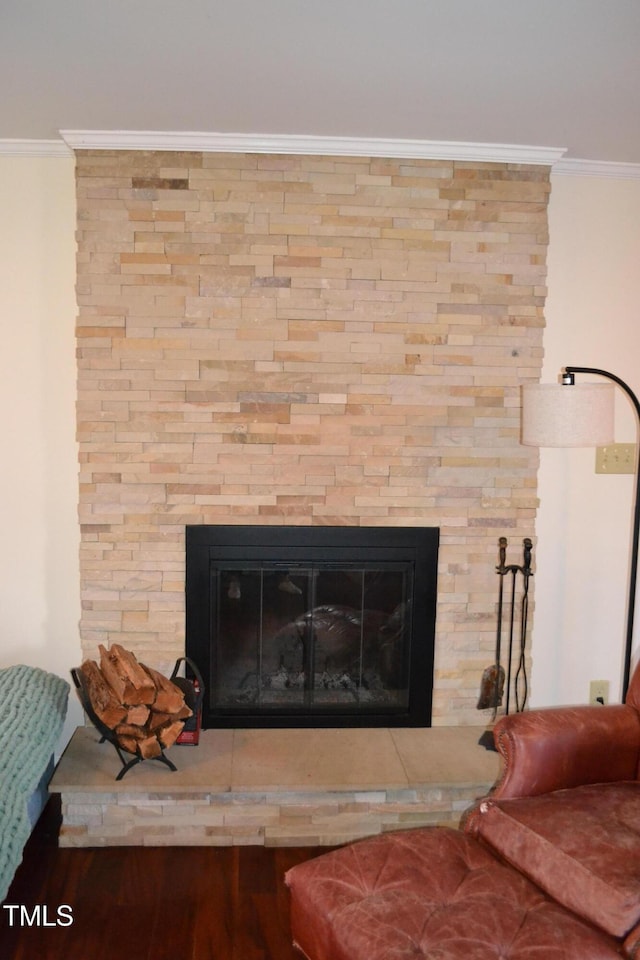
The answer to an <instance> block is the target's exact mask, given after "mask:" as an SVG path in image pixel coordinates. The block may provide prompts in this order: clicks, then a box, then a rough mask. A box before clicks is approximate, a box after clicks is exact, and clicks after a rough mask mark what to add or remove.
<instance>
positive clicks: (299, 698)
mask: <svg viewBox="0 0 640 960" xmlns="http://www.w3.org/2000/svg"><path fill="white" fill-rule="evenodd" d="M438 541H439V531H438V529H437V528H433V527H416V528H404V527H402V528H379V527H302V526H293V527H276V526H266V527H263V526H236V525H233V526H226V525H220V526H218V525H213V526H210V525H200V526H189V527H187V528H186V653H187V656H188V657H190V658H192V659H193V660H194V661H195V662H196V663H197V664H198V667H199V668H200V670H201V672H202V675H203V677H204V678H205V684H206V697H205V703H204V705H203V726H204V727H254V726H256V727H257V726H264V727H283V726H291V727H303V726H317V727H321V726H430V724H431V699H432V686H433V652H434V639H435V610H436V580H437V556H438Z"/></svg>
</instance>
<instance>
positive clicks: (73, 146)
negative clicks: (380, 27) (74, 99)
mask: <svg viewBox="0 0 640 960" xmlns="http://www.w3.org/2000/svg"><path fill="white" fill-rule="evenodd" d="M60 135H61V137H62V139H61V140H27V139H23V140H18V139H13V140H10V139H7V140H2V139H0V156H9V157H11V156H13V157H69V156H70V155H71V153H72V152H73V151H74V150H171V151H179V152H182V151H185V152H203V153H262V154H267V153H282V154H303V155H324V156H337V157H390V158H393V159H403V158H404V159H407V160H411V159H422V160H468V161H473V162H486V163H523V164H538V165H542V166H550V167H552V168H553V173H554V175H558V176H574V177H600V178H604V179H612V180H638V179H640V163H618V162H615V161H608V160H582V159H576V158H573V157H565V156H564V154H565V153H566V150H565V149H564V148H562V147H537V146H523V145H520V144H509V143H465V142H462V141H449V140H394V139H384V138H379V137H370V138H367V137H315V136H297V135H288V134H286V135H285V134H282V135H280V134H276V135H272V134H249V133H190V132H180V131H153V130H61V131H60Z"/></svg>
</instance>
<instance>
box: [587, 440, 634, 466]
mask: <svg viewBox="0 0 640 960" xmlns="http://www.w3.org/2000/svg"><path fill="white" fill-rule="evenodd" d="M635 472H636V445H635V443H610V444H608V445H607V446H606V447H596V473H635Z"/></svg>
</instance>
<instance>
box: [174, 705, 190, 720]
mask: <svg viewBox="0 0 640 960" xmlns="http://www.w3.org/2000/svg"><path fill="white" fill-rule="evenodd" d="M174 716H175V719H176V720H188V719H189V717H192V716H193V710H192V709H191V707H188V706H187V705H186V703H185V704H183V705H182V709H181V710H178V711H177V713H175V714H174Z"/></svg>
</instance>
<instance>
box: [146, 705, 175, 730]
mask: <svg viewBox="0 0 640 960" xmlns="http://www.w3.org/2000/svg"><path fill="white" fill-rule="evenodd" d="M172 720H173V714H172V713H156V711H155V710H152V711H151V713H150V715H149V721H148V723H147V728H148V729H149V730H153V731H154V732H155V731H156V730H159V729H160V727H165V726H166V725H167V724H168V723H171V721H172Z"/></svg>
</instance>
